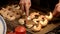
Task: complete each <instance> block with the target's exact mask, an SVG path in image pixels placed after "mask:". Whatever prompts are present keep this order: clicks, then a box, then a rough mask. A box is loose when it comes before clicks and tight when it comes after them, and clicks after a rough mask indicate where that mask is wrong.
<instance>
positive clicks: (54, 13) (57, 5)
mask: <svg viewBox="0 0 60 34" xmlns="http://www.w3.org/2000/svg"><path fill="white" fill-rule="evenodd" d="M59 13H60V3H58V4H56V6H55V9H54V11H53V16H57V15H58V16H59Z"/></svg>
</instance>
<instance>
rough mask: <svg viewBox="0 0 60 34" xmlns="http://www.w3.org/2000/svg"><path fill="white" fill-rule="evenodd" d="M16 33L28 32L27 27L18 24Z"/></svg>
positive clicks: (23, 33)
mask: <svg viewBox="0 0 60 34" xmlns="http://www.w3.org/2000/svg"><path fill="white" fill-rule="evenodd" d="M15 33H16V34H26V28H25V27H23V26H18V27H16V28H15Z"/></svg>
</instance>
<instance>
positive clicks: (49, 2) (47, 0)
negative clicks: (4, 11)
mask: <svg viewBox="0 0 60 34" xmlns="http://www.w3.org/2000/svg"><path fill="white" fill-rule="evenodd" d="M19 1H20V0H0V7H3V6H6V5H7V4H16V3H17V4H18V3H19ZM31 1H32V6H31V7H32V8H34V9H37V10H42V9H43V10H44V9H47V10H53V9H54V7H55V5H56V4H57V3H58V1H59V0H31Z"/></svg>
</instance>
